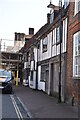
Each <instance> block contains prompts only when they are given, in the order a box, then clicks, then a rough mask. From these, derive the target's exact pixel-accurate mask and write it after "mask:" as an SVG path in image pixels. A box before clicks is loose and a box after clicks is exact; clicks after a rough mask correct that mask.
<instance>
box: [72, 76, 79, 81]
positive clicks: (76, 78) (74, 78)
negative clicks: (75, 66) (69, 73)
mask: <svg viewBox="0 0 80 120" xmlns="http://www.w3.org/2000/svg"><path fill="white" fill-rule="evenodd" d="M72 79H73V80H80V76H78V77H77V76H75V77H72Z"/></svg>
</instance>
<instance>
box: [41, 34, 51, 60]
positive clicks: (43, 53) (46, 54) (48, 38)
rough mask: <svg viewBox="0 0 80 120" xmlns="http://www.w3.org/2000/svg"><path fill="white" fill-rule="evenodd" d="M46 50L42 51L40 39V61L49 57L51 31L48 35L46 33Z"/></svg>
mask: <svg viewBox="0 0 80 120" xmlns="http://www.w3.org/2000/svg"><path fill="white" fill-rule="evenodd" d="M47 43H48V44H47V51H46V52H43V50H42V49H43V48H42V46H43V45H42V39H41V41H40V46H41V47H40V51H39V52H40V57H39V58H40V61H42V60H45V59H48V58H50V57H51V46H52V32H50V33H49V34H48V35H47Z"/></svg>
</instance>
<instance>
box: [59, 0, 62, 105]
mask: <svg viewBox="0 0 80 120" xmlns="http://www.w3.org/2000/svg"><path fill="white" fill-rule="evenodd" d="M59 10H60V60H59V66H60V69H59V92H58V93H59V97H58V102H59V103H61V41H62V25H61V18H62V0H59Z"/></svg>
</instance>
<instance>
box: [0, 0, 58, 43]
mask: <svg viewBox="0 0 80 120" xmlns="http://www.w3.org/2000/svg"><path fill="white" fill-rule="evenodd" d="M49 3H50V0H0V39H9V40H14V32H20V33H25V34H28V29H29V27H32V28H34V32H35V33H36V32H37V31H38V30H39V29H40V27H42V26H43V25H44V24H45V23H46V22H47V13H49V12H50V9H49V8H47V5H48V4H49ZM52 3H53V4H54V5H58V3H59V0H52ZM6 44H7V43H6Z"/></svg>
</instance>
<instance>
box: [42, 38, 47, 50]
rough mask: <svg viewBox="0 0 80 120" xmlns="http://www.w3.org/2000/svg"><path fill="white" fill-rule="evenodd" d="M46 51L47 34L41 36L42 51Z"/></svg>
mask: <svg viewBox="0 0 80 120" xmlns="http://www.w3.org/2000/svg"><path fill="white" fill-rule="evenodd" d="M46 51H47V36H46V37H44V38H43V52H46Z"/></svg>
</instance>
